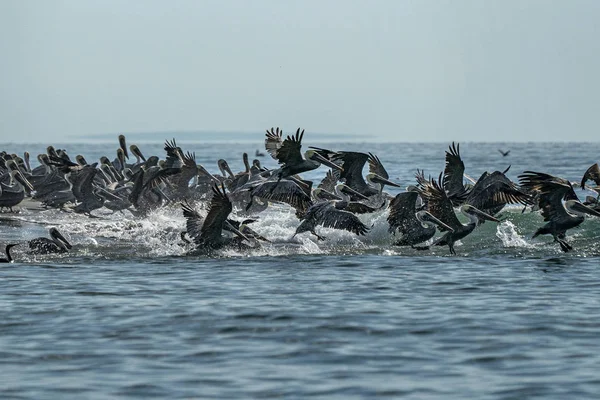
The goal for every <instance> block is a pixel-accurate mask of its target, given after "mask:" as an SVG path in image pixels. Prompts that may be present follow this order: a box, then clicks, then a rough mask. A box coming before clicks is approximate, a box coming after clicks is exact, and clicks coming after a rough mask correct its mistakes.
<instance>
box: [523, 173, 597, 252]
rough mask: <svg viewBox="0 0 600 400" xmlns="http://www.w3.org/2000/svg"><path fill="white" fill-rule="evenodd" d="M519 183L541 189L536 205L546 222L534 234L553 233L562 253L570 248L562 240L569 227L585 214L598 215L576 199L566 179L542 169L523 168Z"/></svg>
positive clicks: (578, 221)
mask: <svg viewBox="0 0 600 400" xmlns="http://www.w3.org/2000/svg"><path fill="white" fill-rule="evenodd" d="M519 182H520V183H521V185H522V186H524V187H525V188H528V189H535V190H539V192H540V196H539V207H540V209H541V210H542V216H543V217H544V221H546V222H547V223H546V224H545V225H544V226H542V227H541V228H539V229H538V230H537V231H535V233H534V234H533V237H534V238H535V237H536V236H538V235H552V237H553V238H554V241H555V242H558V244H559V245H560V248H561V250H562V251H564V252H567V251H569V250H572V249H573V247H572V246H571V245H570V244H569V243H567V242H566V240H565V236H566V232H567V230H568V229H571V228H575V227H576V226H578V225H580V224H581V223H582V222H583V221H584V219H585V218H584V215H585V214H588V215H593V216H596V217H600V212H598V211H595V210H593V209H591V208H589V207H587V206H585V205H583V204H582V203H581V202H580V201H579V199H578V198H577V195H576V194H575V191H574V190H573V186H572V185H571V183H570V182H569V181H568V180H566V179H563V178H559V177H556V176H552V175H549V174H545V173H542V172H533V171H525V172H523V174H521V175H519ZM563 200H564V203H563Z"/></svg>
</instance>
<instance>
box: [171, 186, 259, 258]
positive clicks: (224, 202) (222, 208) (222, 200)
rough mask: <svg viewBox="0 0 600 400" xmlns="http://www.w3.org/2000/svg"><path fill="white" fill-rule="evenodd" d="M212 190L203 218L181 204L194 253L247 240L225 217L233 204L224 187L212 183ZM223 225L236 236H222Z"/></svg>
mask: <svg viewBox="0 0 600 400" xmlns="http://www.w3.org/2000/svg"><path fill="white" fill-rule="evenodd" d="M212 192H213V196H212V199H211V201H210V205H209V208H208V214H207V215H206V218H204V219H202V217H200V215H199V214H198V213H197V212H196V211H195V210H193V209H192V208H191V207H190V206H189V205H187V204H182V209H183V215H184V217H185V218H186V226H187V232H188V235H190V237H191V238H192V240H193V242H194V244H195V245H196V249H195V250H194V252H193V253H194V254H196V253H206V252H210V251H211V250H217V249H220V248H223V247H225V246H231V245H238V246H240V245H241V243H242V240H248V238H247V237H246V236H245V235H244V234H243V233H241V232H240V231H239V230H238V229H236V228H235V227H233V226H232V225H231V224H230V223H229V222H228V221H227V217H228V216H229V214H230V213H231V211H232V210H233V206H232V205H231V202H230V201H229V198H228V197H227V193H226V192H225V187H224V186H221V187H219V186H217V185H214V186H213V187H212ZM225 225H227V226H228V228H229V230H231V232H233V233H234V234H235V235H236V236H237V237H238V238H231V237H226V236H223V234H222V232H223V229H224V227H225Z"/></svg>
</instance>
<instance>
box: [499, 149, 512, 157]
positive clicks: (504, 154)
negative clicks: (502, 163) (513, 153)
mask: <svg viewBox="0 0 600 400" xmlns="http://www.w3.org/2000/svg"><path fill="white" fill-rule="evenodd" d="M498 151H499V152H500V154H502V156H503V157H506V156H507V155H509V154H510V150H507V151H502V150H500V149H498Z"/></svg>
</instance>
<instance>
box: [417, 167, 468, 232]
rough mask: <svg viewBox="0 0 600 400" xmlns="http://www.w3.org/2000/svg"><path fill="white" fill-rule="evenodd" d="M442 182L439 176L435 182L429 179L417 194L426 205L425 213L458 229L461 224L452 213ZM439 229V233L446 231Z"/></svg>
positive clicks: (450, 203)
mask: <svg viewBox="0 0 600 400" xmlns="http://www.w3.org/2000/svg"><path fill="white" fill-rule="evenodd" d="M442 182H443V181H442V175H441V174H440V177H439V179H438V181H437V182H436V180H435V179H431V180H430V181H429V182H428V183H427V184H426V185H425V187H424V188H422V189H420V192H419V194H420V195H421V196H422V197H423V198H424V200H425V201H426V203H427V211H429V212H430V213H431V214H432V215H433V216H434V217H436V218H437V219H439V220H440V221H442V222H443V223H445V224H446V225H448V226H450V227H452V228H454V229H457V228H460V227H461V226H462V224H461V223H460V221H459V220H458V218H457V217H456V214H455V213H454V209H453V208H452V202H451V201H450V198H449V197H448V194H447V193H446V191H445V190H444V187H443V183H442ZM439 229H440V231H444V230H446V229H444V228H443V227H439Z"/></svg>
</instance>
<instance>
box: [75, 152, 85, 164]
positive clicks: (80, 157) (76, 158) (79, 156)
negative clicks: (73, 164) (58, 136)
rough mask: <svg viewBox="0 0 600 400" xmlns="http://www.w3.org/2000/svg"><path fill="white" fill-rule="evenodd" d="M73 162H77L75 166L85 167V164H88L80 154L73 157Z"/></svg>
mask: <svg viewBox="0 0 600 400" xmlns="http://www.w3.org/2000/svg"><path fill="white" fill-rule="evenodd" d="M75 161H77V164H79V165H81V166H84V165H87V163H88V162H87V161H86V159H85V158H84V157H83V156H82V155H81V154H77V155H76V156H75Z"/></svg>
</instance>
